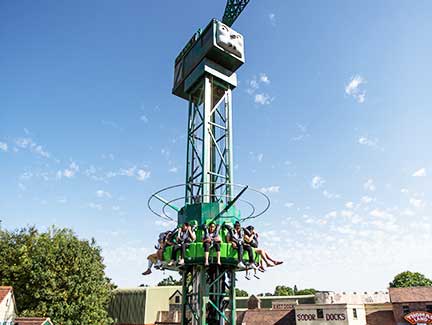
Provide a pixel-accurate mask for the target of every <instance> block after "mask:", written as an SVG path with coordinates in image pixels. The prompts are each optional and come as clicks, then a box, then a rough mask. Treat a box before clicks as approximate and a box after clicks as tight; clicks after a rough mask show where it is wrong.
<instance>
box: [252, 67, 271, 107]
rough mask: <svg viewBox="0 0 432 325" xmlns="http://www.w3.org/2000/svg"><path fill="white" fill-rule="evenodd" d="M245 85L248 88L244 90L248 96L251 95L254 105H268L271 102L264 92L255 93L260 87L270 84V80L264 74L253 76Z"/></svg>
mask: <svg viewBox="0 0 432 325" xmlns="http://www.w3.org/2000/svg"><path fill="white" fill-rule="evenodd" d="M247 83H248V88H247V89H246V92H247V93H248V94H249V95H252V97H253V98H254V101H255V103H256V104H260V105H268V104H270V103H271V102H272V101H273V98H271V97H270V95H269V94H267V93H265V92H260V93H257V90H258V89H260V87H261V85H265V86H268V85H269V84H270V78H269V76H268V75H267V74H266V73H264V72H261V73H260V74H259V75H258V76H256V75H255V76H253V77H252V79H251V80H250V81H248V82H247Z"/></svg>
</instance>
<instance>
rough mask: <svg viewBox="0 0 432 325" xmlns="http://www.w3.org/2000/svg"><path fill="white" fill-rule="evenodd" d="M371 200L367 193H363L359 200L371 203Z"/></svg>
mask: <svg viewBox="0 0 432 325" xmlns="http://www.w3.org/2000/svg"><path fill="white" fill-rule="evenodd" d="M373 200H374V199H373V198H371V197H370V196H367V195H365V196H363V197H362V198H361V202H362V203H363V204H369V203H371V202H372V201H373Z"/></svg>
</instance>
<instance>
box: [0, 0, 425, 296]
mask: <svg viewBox="0 0 432 325" xmlns="http://www.w3.org/2000/svg"><path fill="white" fill-rule="evenodd" d="M224 6H225V2H224V1H222V0H221V1H172V2H160V1H123V2H121V3H120V2H118V1H92V2H88V1H74V2H70V3H64V2H62V3H60V2H56V1H45V2H38V3H35V2H33V1H20V2H16V1H14V2H13V1H8V2H6V1H3V2H1V3H0V43H1V44H2V46H1V51H0V184H1V186H0V219H2V226H3V227H5V228H7V229H14V228H16V227H21V226H25V225H31V224H35V225H37V226H38V227H39V228H40V229H46V227H48V226H49V225H52V224H56V225H58V226H61V227H71V228H73V229H74V230H75V231H76V233H77V234H78V235H79V236H80V237H81V238H91V237H94V238H95V239H96V240H97V242H98V244H99V245H100V246H101V247H102V248H103V255H104V257H105V261H106V264H107V273H108V275H109V276H110V277H112V279H113V280H114V282H115V283H116V284H118V285H119V286H136V285H138V284H140V283H147V284H155V283H157V282H158V281H159V280H160V279H161V278H162V277H164V276H167V275H168V274H162V273H155V274H154V275H152V276H151V277H148V278H145V279H143V278H142V276H141V275H140V273H141V272H142V271H143V270H144V268H145V265H146V260H145V257H146V255H147V254H148V253H149V252H151V251H152V247H153V245H154V242H155V240H156V237H157V234H158V233H159V232H160V231H161V230H163V229H164V227H166V226H167V225H166V224H165V223H163V222H161V221H162V220H158V219H157V217H155V216H153V215H152V214H151V213H150V212H149V210H148V209H147V205H146V202H147V199H148V197H149V195H150V194H151V193H152V192H154V191H156V190H158V189H160V188H162V187H164V186H167V185H171V184H179V183H182V182H183V181H184V174H185V170H184V165H185V150H186V142H185V133H186V118H187V103H186V102H185V101H184V100H182V99H179V98H176V97H174V96H173V95H171V87H172V79H173V63H174V58H175V57H176V55H177V54H178V53H179V52H180V50H181V49H182V48H183V46H184V45H185V43H186V42H187V41H188V40H189V38H190V37H191V36H192V34H193V33H194V32H195V31H196V30H197V29H198V28H200V27H204V26H205V25H206V24H207V23H208V22H209V20H210V19H211V18H212V17H216V18H220V17H221V16H222V13H223V9H224ZM431 10H432V3H431V2H430V1H416V2H408V1H391V2H390V1H378V2H377V1H363V2H361V3H360V2H352V1H350V2H346V1H331V2H328V1H327V2H323V1H322V2H317V1H312V0H307V1H300V0H299V1H276V0H274V1H251V2H250V4H249V6H248V7H247V8H246V10H245V12H244V13H243V15H242V16H241V17H240V18H239V19H238V21H237V22H236V23H235V25H234V26H233V27H234V28H235V29H236V30H237V31H238V32H240V33H242V34H243V35H244V37H245V47H246V64H245V65H244V66H243V67H241V69H240V70H239V71H238V78H239V81H240V83H239V86H238V88H237V89H236V90H235V91H234V93H233V98H234V116H233V118H234V145H235V152H234V160H235V166H236V167H235V180H236V182H238V183H244V184H249V185H251V186H253V187H255V188H259V189H262V190H263V191H265V192H266V193H267V194H268V195H269V196H270V197H271V199H272V206H271V209H270V211H269V212H268V213H267V214H266V215H265V216H263V217H262V218H260V219H258V220H256V221H255V225H256V227H257V228H258V230H259V231H260V232H261V235H262V238H263V240H262V244H263V246H264V247H266V248H268V249H269V251H270V252H271V254H272V255H274V256H276V257H277V258H281V259H283V260H284V261H285V264H284V266H283V267H279V268H275V269H272V270H269V271H268V272H267V273H266V274H264V275H263V278H262V280H260V281H254V282H247V281H246V280H243V279H241V280H240V283H239V286H241V287H243V288H245V289H247V290H248V291H250V292H260V291H272V290H273V287H274V286H275V285H277V284H286V285H294V284H297V285H298V287H316V288H319V289H322V290H340V291H356V290H357V291H361V290H363V291H364V290H378V289H384V288H385V287H386V286H387V284H388V282H389V281H390V280H391V279H392V278H393V276H394V275H395V274H397V273H398V272H401V271H404V270H406V269H410V270H414V271H420V272H423V273H424V274H426V275H427V276H429V277H432V273H431V270H432V262H431V260H430V258H429V255H430V251H431V248H432V220H431V216H432V209H431V204H432V188H431V187H432V186H431V182H430V175H431V174H432V153H431V150H430V149H431V145H430V139H431V138H432V131H431V127H430V122H431V121H432V111H431V109H430V108H431V95H430V84H431V75H432V67H431V64H430V58H431V57H432V45H431V42H430V31H431V30H432V21H431V20H430V12H431ZM241 278H242V277H241Z"/></svg>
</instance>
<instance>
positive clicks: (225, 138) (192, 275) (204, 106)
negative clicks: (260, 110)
mask: <svg viewBox="0 0 432 325" xmlns="http://www.w3.org/2000/svg"><path fill="white" fill-rule="evenodd" d="M248 3H249V0H243V1H240V0H228V1H227V5H226V8H225V13H224V17H223V22H224V23H225V24H227V25H229V26H231V25H232V24H233V23H234V21H235V20H236V19H237V17H238V16H239V15H240V13H241V12H242V11H243V10H244V8H245V7H246V5H247V4H248ZM212 24H215V21H213V22H212V23H210V24H209V26H210V27H211V26H213V25H212ZM206 30H207V28H206ZM203 34H205V31H204V32H203V33H201V32H199V33H197V34H195V35H194V36H193V38H192V39H191V40H190V41H189V42H188V44H187V45H186V47H185V49H184V50H183V51H182V52H181V53H180V55H179V56H178V57H177V58H176V64H175V75H178V76H181V72H182V71H183V70H182V69H181V67H183V65H182V64H180V63H182V62H183V61H182V60H186V59H184V57H185V56H186V55H189V54H188V53H192V52H193V49H194V48H195V47H194V46H197V45H196V44H198V43H197V42H198V39H199V38H200V37H202V35H203ZM215 35H216V34H215ZM193 53H195V52H193ZM205 53H207V52H205ZM227 53H228V52H227ZM228 56H229V55H228ZM207 59H209V60H211V57H210V56H209V57H208V58H206V60H207ZM243 62H244V61H242V62H241V64H242V63H243ZM183 63H184V62H183ZM185 64H186V63H185ZM197 64H198V63H197ZM218 64H222V63H220V62H218ZM188 67H189V68H188V69H189V70H190V69H193V71H192V72H190V74H189V77H187V78H188V79H187V82H186V81H182V82H181V83H180V82H179V83H180V85H183V82H184V85H185V86H184V89H183V88H182V90H181V92H180V93H181V94H180V93H178V92H176V91H174V93H175V94H177V95H178V96H180V97H182V98H185V99H187V98H188V99H189V110H188V127H187V157H186V181H185V183H186V186H185V204H184V206H183V207H182V208H181V209H179V210H178V209H177V207H176V206H174V205H173V204H172V203H173V202H174V201H175V199H174V200H172V201H167V200H165V199H163V198H161V197H157V196H156V198H157V199H158V200H159V201H161V202H162V203H164V204H165V206H168V207H170V208H172V209H174V210H175V211H177V212H178V214H177V215H178V225H179V226H180V225H182V224H183V223H185V222H188V223H190V224H191V225H193V226H194V227H195V229H196V237H197V238H196V241H195V242H194V243H192V244H190V245H189V247H188V248H187V250H186V255H185V263H184V265H181V266H166V268H167V269H172V270H176V271H180V272H181V274H182V285H183V289H182V295H183V297H182V303H183V307H182V321H181V324H182V325H187V324H192V325H224V324H226V323H229V324H231V325H235V324H236V303H235V278H236V272H237V271H238V268H237V263H238V259H237V251H236V250H235V249H234V248H233V247H232V245H231V244H230V243H228V242H227V230H226V229H222V230H221V232H220V237H221V240H222V243H221V250H220V254H221V262H222V265H220V266H219V265H215V264H211V265H210V266H209V267H205V266H204V247H203V243H202V240H203V232H204V230H203V227H202V226H203V225H207V224H209V223H210V222H212V221H213V222H216V223H217V224H219V225H221V226H222V225H230V226H233V224H234V223H235V222H236V221H239V220H241V214H240V211H239V210H238V209H237V208H236V206H235V203H236V202H237V200H239V198H240V196H241V195H242V194H243V193H244V191H245V190H246V189H247V187H245V188H243V189H242V190H241V192H240V193H239V194H238V195H237V196H235V194H234V185H233V184H234V179H233V141H232V94H231V91H232V89H233V87H234V86H235V85H236V84H237V83H236V81H235V82H233V81H232V80H236V79H235V75H234V79H230V78H231V75H232V74H233V73H234V72H235V70H227V69H225V68H224V67H221V69H220V71H219V70H217V71H216V70H205V71H204V72H203V71H202V70H200V69H203V67H202V64H201V63H199V64H198V65H196V66H195V65H192V68H190V67H191V65H189V66H188ZM177 68H178V69H177ZM189 70H188V71H189ZM223 71H225V72H223ZM226 71H229V73H228V72H226ZM192 76H193V78H192ZM191 78H192V79H191ZM174 79H175V80H177V79H176V77H175V78H174ZM181 80H183V79H181ZM190 80H193V81H190ZM186 84H188V86H187V87H186ZM175 85H176V84H175ZM175 87H176V86H175ZM182 87H183V86H182ZM176 89H177V88H176ZM234 196H235V197H234ZM171 253H172V247H167V248H166V249H165V252H164V255H163V260H164V261H169V260H171ZM254 254H255V253H254ZM209 255H210V256H209V257H210V262H214V259H215V258H216V252H215V251H214V250H213V249H210V254H209ZM246 255H247V253H246V252H245V255H244V256H243V259H244V260H245V259H246ZM255 260H256V261H257V262H258V261H259V257H258V256H257V254H255ZM228 310H230V316H228Z"/></svg>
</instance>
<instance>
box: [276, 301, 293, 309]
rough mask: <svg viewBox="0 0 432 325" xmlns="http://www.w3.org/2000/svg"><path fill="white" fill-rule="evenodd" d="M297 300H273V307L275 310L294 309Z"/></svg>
mask: <svg viewBox="0 0 432 325" xmlns="http://www.w3.org/2000/svg"><path fill="white" fill-rule="evenodd" d="M294 305H295V301H293V300H280V301H272V309H274V310H291V309H294Z"/></svg>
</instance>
